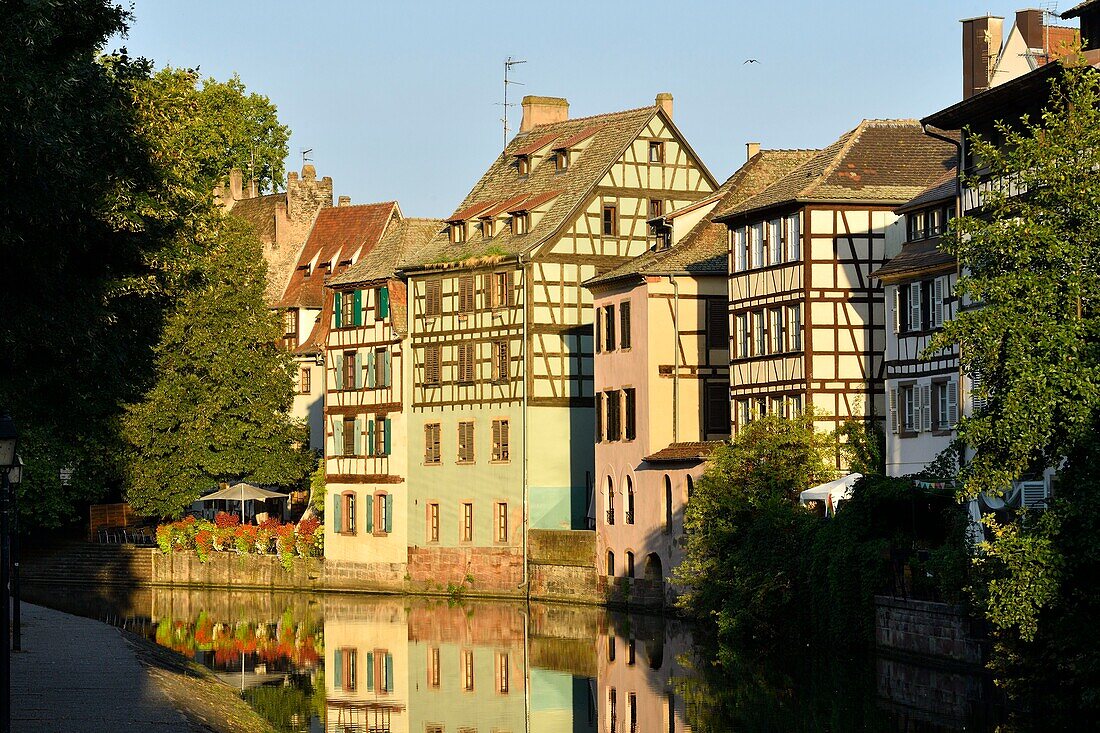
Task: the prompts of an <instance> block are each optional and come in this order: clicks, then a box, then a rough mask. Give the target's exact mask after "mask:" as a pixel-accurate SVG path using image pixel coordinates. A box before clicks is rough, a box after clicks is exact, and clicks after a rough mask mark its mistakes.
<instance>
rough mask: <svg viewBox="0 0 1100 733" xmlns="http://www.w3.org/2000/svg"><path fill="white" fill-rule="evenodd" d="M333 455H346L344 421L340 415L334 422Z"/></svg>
mask: <svg viewBox="0 0 1100 733" xmlns="http://www.w3.org/2000/svg"><path fill="white" fill-rule="evenodd" d="M332 455H334V456H342V455H344V419H343V418H342V417H340V416H339V415H337V416H336V417H334V418H333V420H332Z"/></svg>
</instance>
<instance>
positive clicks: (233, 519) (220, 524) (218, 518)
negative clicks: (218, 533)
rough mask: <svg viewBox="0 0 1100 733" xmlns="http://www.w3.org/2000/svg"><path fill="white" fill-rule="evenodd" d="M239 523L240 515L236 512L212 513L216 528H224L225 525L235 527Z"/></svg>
mask: <svg viewBox="0 0 1100 733" xmlns="http://www.w3.org/2000/svg"><path fill="white" fill-rule="evenodd" d="M240 523H241V518H240V516H238V515H236V514H230V513H228V512H218V513H217V514H216V515H214V525H215V526H216V527H217V528H218V529H225V528H226V527H237V526H239V525H240Z"/></svg>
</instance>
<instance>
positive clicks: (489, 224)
mask: <svg viewBox="0 0 1100 733" xmlns="http://www.w3.org/2000/svg"><path fill="white" fill-rule="evenodd" d="M481 236H482V238H484V239H492V237H493V220H492V219H482V220H481Z"/></svg>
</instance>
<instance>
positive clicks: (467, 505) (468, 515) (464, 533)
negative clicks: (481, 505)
mask: <svg viewBox="0 0 1100 733" xmlns="http://www.w3.org/2000/svg"><path fill="white" fill-rule="evenodd" d="M458 539H459V540H460V541H462V542H473V541H474V505H473V503H471V502H468V501H464V502H462V525H461V526H460V527H459V534H458Z"/></svg>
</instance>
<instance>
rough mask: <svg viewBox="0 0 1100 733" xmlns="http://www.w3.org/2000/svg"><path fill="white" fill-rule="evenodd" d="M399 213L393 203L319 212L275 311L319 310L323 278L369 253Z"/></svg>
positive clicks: (321, 299)
mask: <svg viewBox="0 0 1100 733" xmlns="http://www.w3.org/2000/svg"><path fill="white" fill-rule="evenodd" d="M400 213H401V212H400V210H399V209H398V207H397V202H396V201H386V202H384V203H380V204H363V205H360V206H334V207H330V208H325V209H322V210H321V212H320V213H319V214H318V215H317V220H316V221H314V222H313V229H311V230H310V232H309V238H308V239H306V242H305V244H304V245H303V246H302V251H301V252H300V253H299V255H298V262H297V265H296V266H295V269H294V272H293V273H291V275H290V281H289V282H288V283H287V285H286V290H285V291H283V297H282V298H281V299H280V300H279V302H278V303H276V307H279V308H320V307H321V306H322V304H323V302H324V300H325V297H324V281H325V278H326V277H331V276H333V275H335V274H337V273H339V272H341V271H342V270H343V268H344V267H346V264H344V263H347V262H348V261H349V260H352V261H354V260H356V259H357V258H358V257H361V256H362V255H363V254H364V253H366V252H369V251H370V249H371V248H372V247H374V246H375V244H377V243H378V241H379V240H380V239H381V238H382V235H383V234H384V233H385V231H386V226H387V224H389V222H390V219H391V218H392V217H393V216H394V215H398V216H400ZM326 265H327V267H326Z"/></svg>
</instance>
